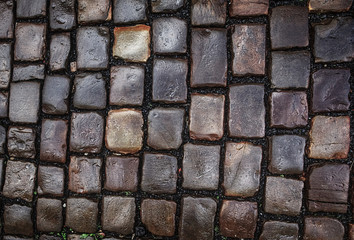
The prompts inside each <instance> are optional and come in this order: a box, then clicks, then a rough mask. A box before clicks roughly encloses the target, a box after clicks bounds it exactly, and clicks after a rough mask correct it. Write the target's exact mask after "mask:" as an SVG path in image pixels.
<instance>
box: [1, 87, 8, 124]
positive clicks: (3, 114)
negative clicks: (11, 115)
mask: <svg viewBox="0 0 354 240" xmlns="http://www.w3.org/2000/svg"><path fill="white" fill-rule="evenodd" d="M8 107H9V93H8V92H0V118H7V117H8V110H7V109H8Z"/></svg>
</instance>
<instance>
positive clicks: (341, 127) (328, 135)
mask: <svg viewBox="0 0 354 240" xmlns="http://www.w3.org/2000/svg"><path fill="white" fill-rule="evenodd" d="M349 131H350V119H349V117H348V116H341V117H326V116H316V117H314V118H313V119H312V123H311V130H310V145H309V151H308V157H310V158H317V159H332V158H334V159H342V158H347V156H348V151H349V144H350V137H349Z"/></svg>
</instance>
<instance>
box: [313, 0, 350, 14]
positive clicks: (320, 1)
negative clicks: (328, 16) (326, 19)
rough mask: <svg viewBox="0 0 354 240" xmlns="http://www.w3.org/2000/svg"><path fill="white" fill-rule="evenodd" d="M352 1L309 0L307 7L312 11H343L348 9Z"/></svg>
mask: <svg viewBox="0 0 354 240" xmlns="http://www.w3.org/2000/svg"><path fill="white" fill-rule="evenodd" d="M352 3H353V1H352V0H349V1H346V0H339V1H332V2H328V1H325V0H310V1H309V9H310V11H314V12H344V11H348V10H349V8H350V6H351V5H352Z"/></svg>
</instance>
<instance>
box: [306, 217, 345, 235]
mask: <svg viewBox="0 0 354 240" xmlns="http://www.w3.org/2000/svg"><path fill="white" fill-rule="evenodd" d="M344 231H345V230H344V227H343V225H342V223H341V222H339V221H338V220H337V219H334V218H329V217H305V231H304V238H303V239H304V240H318V239H323V240H342V239H343V236H344Z"/></svg>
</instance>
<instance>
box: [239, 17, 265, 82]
mask: <svg viewBox="0 0 354 240" xmlns="http://www.w3.org/2000/svg"><path fill="white" fill-rule="evenodd" d="M232 46H233V48H232V51H233V61H232V73H233V75H236V76H242V75H248V74H251V75H263V74H265V55H266V54H265V48H266V25H265V24H257V25H255V24H253V25H245V24H243V25H234V28H233V33H232Z"/></svg>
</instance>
